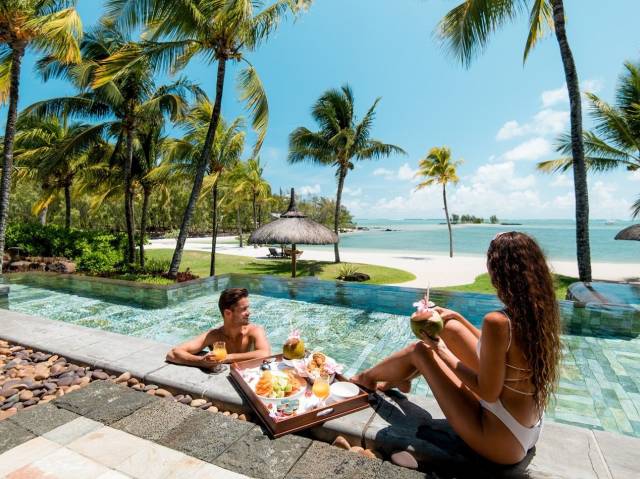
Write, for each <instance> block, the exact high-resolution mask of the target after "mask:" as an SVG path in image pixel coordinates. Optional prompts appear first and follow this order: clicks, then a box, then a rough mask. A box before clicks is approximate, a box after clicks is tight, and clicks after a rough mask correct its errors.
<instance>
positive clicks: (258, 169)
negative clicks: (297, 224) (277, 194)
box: [235, 157, 271, 230]
mask: <svg viewBox="0 0 640 479" xmlns="http://www.w3.org/2000/svg"><path fill="white" fill-rule="evenodd" d="M263 170H264V168H263V167H262V165H261V164H260V158H259V157H256V158H250V159H249V160H247V163H246V164H244V168H243V169H242V171H241V172H240V175H239V177H238V183H237V184H236V187H235V193H238V194H241V193H242V192H246V194H247V196H249V198H251V207H252V213H253V215H252V216H253V229H254V230H257V229H258V226H259V225H258V204H259V203H262V202H263V201H264V200H266V199H267V198H268V197H269V196H270V195H271V186H270V185H269V182H268V181H267V180H265V179H264V178H263V177H262V173H263Z"/></svg>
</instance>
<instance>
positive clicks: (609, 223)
mask: <svg viewBox="0 0 640 479" xmlns="http://www.w3.org/2000/svg"><path fill="white" fill-rule="evenodd" d="M604 224H605V225H615V224H616V220H606V221H605V222H604Z"/></svg>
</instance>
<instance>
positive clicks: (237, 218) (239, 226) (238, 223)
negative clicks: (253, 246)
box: [236, 206, 244, 248]
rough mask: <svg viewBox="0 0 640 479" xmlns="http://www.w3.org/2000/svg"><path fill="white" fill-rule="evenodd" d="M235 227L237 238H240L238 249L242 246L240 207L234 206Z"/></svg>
mask: <svg viewBox="0 0 640 479" xmlns="http://www.w3.org/2000/svg"><path fill="white" fill-rule="evenodd" d="M236 227H237V228H238V237H239V238H240V248H242V247H243V246H244V243H243V242H242V221H240V206H236Z"/></svg>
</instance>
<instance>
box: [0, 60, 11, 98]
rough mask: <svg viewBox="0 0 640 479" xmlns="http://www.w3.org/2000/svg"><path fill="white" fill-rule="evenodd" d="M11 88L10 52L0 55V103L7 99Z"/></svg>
mask: <svg viewBox="0 0 640 479" xmlns="http://www.w3.org/2000/svg"><path fill="white" fill-rule="evenodd" d="M10 88H11V52H9V53H8V54H5V55H3V56H1V57H0V105H3V104H5V103H6V102H7V101H8V100H9V90H10Z"/></svg>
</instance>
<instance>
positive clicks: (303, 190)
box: [298, 183, 321, 196]
mask: <svg viewBox="0 0 640 479" xmlns="http://www.w3.org/2000/svg"><path fill="white" fill-rule="evenodd" d="M298 191H299V192H300V194H301V195H302V196H306V195H318V194H320V191H321V188H320V185H319V184H317V183H316V184H315V185H313V186H309V185H305V186H301V187H300V189H299V190H298Z"/></svg>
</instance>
